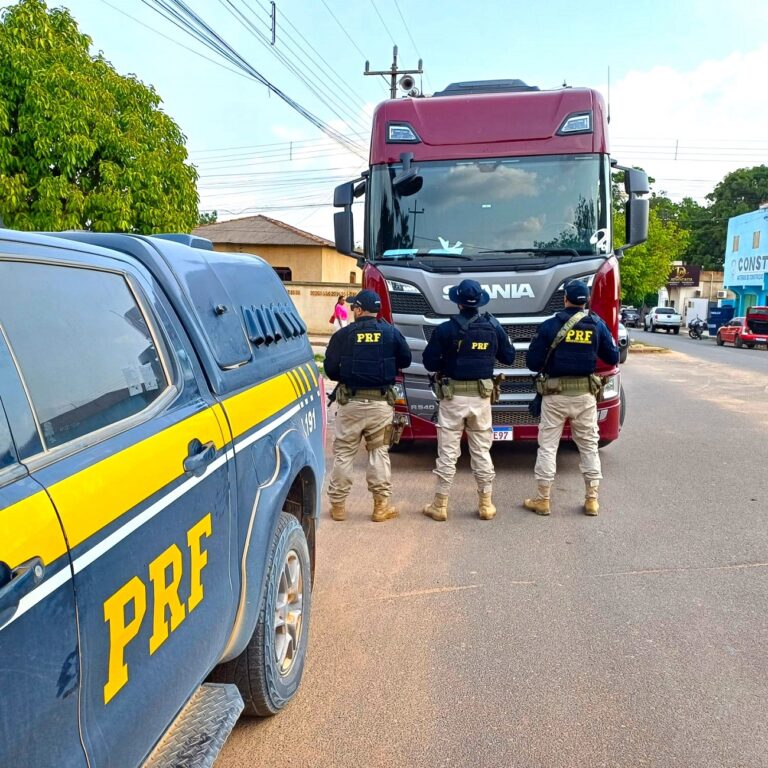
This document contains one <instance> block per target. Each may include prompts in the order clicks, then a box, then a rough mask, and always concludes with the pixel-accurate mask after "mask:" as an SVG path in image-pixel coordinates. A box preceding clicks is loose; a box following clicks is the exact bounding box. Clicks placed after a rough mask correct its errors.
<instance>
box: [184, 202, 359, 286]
mask: <svg viewBox="0 0 768 768" xmlns="http://www.w3.org/2000/svg"><path fill="white" fill-rule="evenodd" d="M192 234H194V235H198V236H199V237H205V238H207V239H208V240H210V241H211V242H212V243H213V249H214V250H215V251H228V252H230V253H232V252H234V253H253V254H255V255H256V256H261V258H262V259H264V261H266V262H267V263H268V264H271V265H272V267H273V268H274V270H275V271H276V272H277V274H278V275H280V279H281V280H282V281H283V282H284V283H290V282H304V283H343V284H349V285H359V283H360V278H361V272H360V270H359V269H358V267H357V263H356V262H355V260H354V259H352V258H350V257H349V256H345V255H344V254H342V253H339V252H338V251H337V250H336V246H335V245H334V244H333V243H332V242H331V241H330V240H326V239H325V238H322V237H318V236H317V235H313V234H311V233H310V232H305V231H304V230H301V229H297V228H296V227H292V226H291V225H290V224H286V223H285V222H283V221H278V220H277V219H270V218H269V217H268V216H246V217H245V218H242V219H230V220H229V221H222V222H217V223H215V224H206V225H204V226H202V227H196V228H195V229H194V230H193V232H192Z"/></svg>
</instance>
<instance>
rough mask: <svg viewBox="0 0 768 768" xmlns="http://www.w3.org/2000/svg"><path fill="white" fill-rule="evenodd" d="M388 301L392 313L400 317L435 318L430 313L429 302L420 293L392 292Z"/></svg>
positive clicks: (433, 314) (432, 313)
mask: <svg viewBox="0 0 768 768" xmlns="http://www.w3.org/2000/svg"><path fill="white" fill-rule="evenodd" d="M389 301H390V303H391V305H392V312H397V313H398V314H400V315H427V316H428V317H437V315H436V314H435V313H434V312H432V307H430V306H429V302H428V301H427V300H426V298H425V297H424V296H423V295H422V294H420V293H397V292H395V291H392V293H390V294H389Z"/></svg>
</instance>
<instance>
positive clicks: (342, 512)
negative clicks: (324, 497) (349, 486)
mask: <svg viewBox="0 0 768 768" xmlns="http://www.w3.org/2000/svg"><path fill="white" fill-rule="evenodd" d="M331 517H332V518H333V519H334V520H338V521H341V520H346V519H347V508H346V507H345V506H344V502H343V501H332V502H331Z"/></svg>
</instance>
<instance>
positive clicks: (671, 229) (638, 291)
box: [613, 206, 689, 306]
mask: <svg viewBox="0 0 768 768" xmlns="http://www.w3.org/2000/svg"><path fill="white" fill-rule="evenodd" d="M624 221H625V219H624V213H623V212H619V213H616V214H615V215H614V218H613V227H614V232H615V233H622V232H624ZM688 239H689V235H688V232H687V231H686V230H684V229H681V228H680V227H679V226H678V224H677V223H675V222H674V221H669V220H666V221H665V220H664V219H662V218H661V216H660V215H659V213H658V212H657V210H656V208H655V207H653V206H652V207H651V210H650V213H649V216H648V240H647V241H646V242H645V243H643V244H642V245H636V246H635V247H634V248H630V249H629V250H628V251H626V253H625V254H624V257H623V258H622V260H621V299H622V301H623V302H625V303H628V304H634V305H636V306H642V304H643V302H644V299H645V297H646V296H647V295H648V294H650V293H656V291H658V289H659V288H661V286H662V285H665V284H666V282H667V279H668V278H669V273H670V270H671V268H672V262H673V261H675V260H677V259H679V258H680V256H681V254H682V253H683V252H684V251H685V248H686V246H687V245H688Z"/></svg>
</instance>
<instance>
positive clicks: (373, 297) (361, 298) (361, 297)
mask: <svg viewBox="0 0 768 768" xmlns="http://www.w3.org/2000/svg"><path fill="white" fill-rule="evenodd" d="M347 301H348V302H349V306H350V307H360V309H362V310H363V312H378V311H379V310H380V309H381V299H380V298H379V294H378V293H376V291H360V293H358V294H357V296H347Z"/></svg>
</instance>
